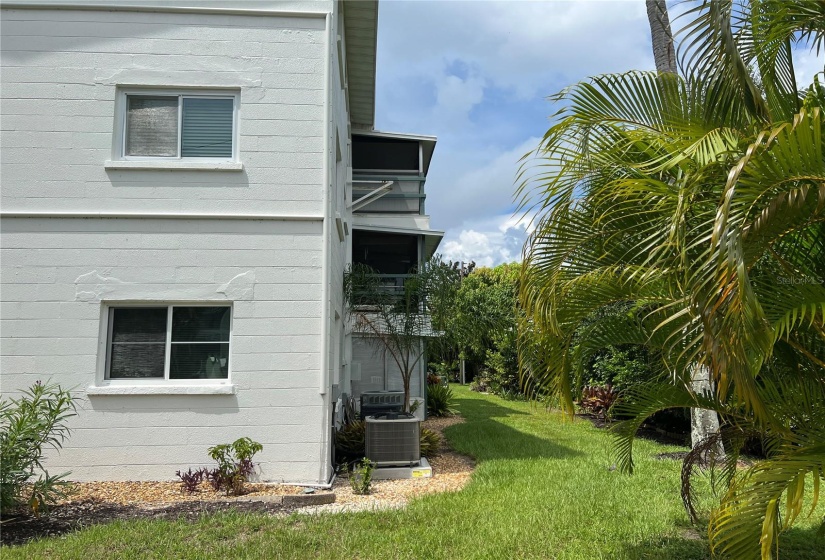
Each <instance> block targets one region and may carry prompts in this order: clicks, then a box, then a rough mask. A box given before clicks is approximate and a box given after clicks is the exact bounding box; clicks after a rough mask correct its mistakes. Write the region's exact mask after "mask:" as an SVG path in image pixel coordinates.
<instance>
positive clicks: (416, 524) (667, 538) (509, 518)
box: [1, 387, 825, 560]
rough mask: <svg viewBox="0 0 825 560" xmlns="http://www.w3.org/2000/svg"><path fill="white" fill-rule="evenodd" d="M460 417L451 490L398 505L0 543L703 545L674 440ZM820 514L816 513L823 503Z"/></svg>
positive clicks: (607, 555)
mask: <svg viewBox="0 0 825 560" xmlns="http://www.w3.org/2000/svg"><path fill="white" fill-rule="evenodd" d="M454 391H455V394H456V396H457V398H458V399H457V404H458V409H459V411H460V412H461V414H462V415H464V416H465V417H466V418H467V422H466V423H464V424H459V425H456V426H453V427H451V428H449V429H448V431H447V436H448V437H449V439H450V441H451V443H452V445H453V447H454V448H456V449H457V450H458V451H460V452H463V453H466V454H468V455H472V456H473V457H475V458H476V459H477V460H478V468H477V470H476V472H475V473H474V475H473V480H472V482H471V483H470V484H469V485H468V486H467V487H466V488H465V489H464V490H463V491H461V492H456V493H450V494H441V495H434V496H428V497H424V498H421V499H418V500H415V501H414V502H412V503H411V504H410V505H409V506H408V507H407V508H406V509H404V510H400V511H390V512H375V513H369V512H364V513H354V514H339V515H324V516H317V517H307V516H301V515H293V516H291V517H288V518H282V519H273V518H269V517H266V516H263V515H244V514H237V513H223V514H219V515H211V516H206V517H203V518H202V519H201V520H199V521H198V522H196V523H189V522H185V521H176V522H172V521H137V522H128V523H113V524H110V525H103V526H96V527H91V528H88V529H85V530H82V531H79V532H77V533H74V534H71V535H68V536H66V537H63V538H53V539H45V540H41V541H38V542H34V543H30V544H28V545H25V546H21V547H15V548H4V549H3V550H2V554H1V555H2V557H3V558H4V559H7V560H11V559H14V558H26V559H28V558H46V557H49V558H82V559H84V560H91V559H94V558H105V559H107V560H109V559H111V558H134V559H138V558H140V559H145V558H220V557H229V558H245V557H247V558H264V557H268V558H347V559H349V558H361V559H366V558H375V559H387V558H391V559H406V558H409V559H437V558H438V559H440V558H443V559H454V558H491V559H500V558H508V559H509V558H553V559H587V560H594V559H611V560H614V559H628V560H641V559H657V560H662V559H673V560H677V559H678V560H691V559H702V558H707V557H708V556H709V553H708V547H707V543H706V541H705V540H704V538H703V537H702V536H701V535H700V533H701V532H702V528H699V531H696V530H694V529H693V528H691V526H690V525H689V523H688V519H687V516H686V515H685V512H684V509H683V507H682V504H681V501H680V499H679V494H678V491H679V468H680V463H679V462H677V461H672V460H664V461H661V460H657V459H655V458H654V457H653V455H655V454H657V453H662V452H667V451H675V450H678V449H679V448H676V447H667V446H662V445H659V444H656V443H652V442H649V441H638V442H637V445H636V448H635V449H636V451H635V453H636V464H637V471H636V474H635V475H633V476H626V475H622V474H620V473H619V472H618V471H616V470H613V469H612V468H611V467H612V465H613V461H612V459H611V456H610V449H611V439H610V436H609V435H608V434H606V433H605V432H604V431H602V430H597V429H595V428H593V427H592V426H591V425H590V423H589V422H586V421H575V422H569V421H566V420H564V419H563V418H561V417H560V416H559V415H558V414H555V413H548V412H544V411H541V410H536V409H535V407H533V406H531V405H530V404H528V403H523V402H511V401H503V400H501V399H498V398H497V397H493V396H486V395H478V394H475V393H471V392H470V391H468V390H467V389H466V388H465V387H454ZM820 519H821V516H820ZM815 521H816V520H808V521H803V523H802V524H801V526H800V528H798V529H794V530H793V531H791V532H790V533H788V534H785V535H783V538H782V545H783V547H782V550H781V554H780V557H781V558H785V559H797V560H808V559H810V560H813V559H815V558H821V550H822V549H823V548H822V546H823V545H825V543H823V541H821V540H817V539H816V538H815V536H814V534H815V528H814V523H815Z"/></svg>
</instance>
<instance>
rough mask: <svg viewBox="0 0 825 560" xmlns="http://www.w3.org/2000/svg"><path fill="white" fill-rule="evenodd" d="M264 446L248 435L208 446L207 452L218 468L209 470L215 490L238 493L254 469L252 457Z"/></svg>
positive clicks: (241, 490)
mask: <svg viewBox="0 0 825 560" xmlns="http://www.w3.org/2000/svg"><path fill="white" fill-rule="evenodd" d="M263 448H264V446H263V445H261V444H260V443H258V442H257V441H252V440H251V439H249V438H248V437H243V438H240V439H237V440H235V441H234V442H232V443H224V444H221V445H216V446H214V447H210V448H209V450H208V452H209V456H210V457H212V458H213V459H214V460H215V461H217V463H218V468H217V469H215V470H213V471H210V480H211V482H212V486H213V487H214V488H215V490H221V489H223V490H225V491H226V494H227V495H229V494H230V493H233V494H235V495H239V494H241V493H242V492H243V486H244V483H245V482H246V481H247V479H248V478H249V476H250V475H251V474H252V473H253V472H254V471H255V465H254V463H252V457H253V456H254V455H255V454H256V453H257V452H259V451H261V450H262V449H263Z"/></svg>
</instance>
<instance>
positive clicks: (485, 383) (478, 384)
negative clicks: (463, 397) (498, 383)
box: [470, 374, 490, 393]
mask: <svg viewBox="0 0 825 560" xmlns="http://www.w3.org/2000/svg"><path fill="white" fill-rule="evenodd" d="M470 391H475V392H476V393H487V392H489V391H490V378H489V377H487V375H486V374H485V375H482V374H479V375H477V376H476V378H475V379H473V382H472V383H470Z"/></svg>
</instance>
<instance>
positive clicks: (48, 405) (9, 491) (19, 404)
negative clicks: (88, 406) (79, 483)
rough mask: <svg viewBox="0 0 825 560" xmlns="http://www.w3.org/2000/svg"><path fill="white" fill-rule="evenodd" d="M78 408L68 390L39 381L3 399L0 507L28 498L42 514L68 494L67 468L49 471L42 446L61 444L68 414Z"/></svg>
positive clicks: (66, 432) (26, 501)
mask: <svg viewBox="0 0 825 560" xmlns="http://www.w3.org/2000/svg"><path fill="white" fill-rule="evenodd" d="M76 410H77V409H76V407H75V403H74V401H73V400H72V396H71V394H70V393H69V391H66V390H64V389H62V388H61V387H60V386H59V385H53V384H47V385H43V384H42V383H40V382H39V381H38V382H37V383H35V384H34V385H32V387H31V388H30V389H26V390H25V391H23V396H22V397H20V398H19V399H10V400H9V401H6V402H3V403H0V464H1V465H2V466H0V473H2V474H0V511H3V512H6V511H8V510H10V509H13V508H16V507H20V506H23V505H24V504H28V507H30V508H31V510H32V512H33V513H35V514H38V513H39V512H40V511H41V510H46V509H48V506H49V504H51V503H53V502H54V501H56V500H57V499H58V498H60V497H63V496H64V495H65V494H66V491H67V486H68V482H67V481H66V480H65V477H66V476H67V475H68V474H69V473H63V474H60V475H56V476H52V475H50V474H49V473H48V472H47V471H46V469H45V468H44V467H43V463H42V461H43V450H44V448H46V447H51V448H53V449H56V450H59V449H60V448H61V447H62V446H63V442H64V441H65V440H66V438H67V437H68V436H69V433H70V431H69V428H68V427H67V426H66V420H67V419H68V418H70V417H72V416H75V412H76ZM37 473H40V474H39V477H38V478H37V480H35V481H34V482H32V478H33V477H34V476H35V475H36V474H37Z"/></svg>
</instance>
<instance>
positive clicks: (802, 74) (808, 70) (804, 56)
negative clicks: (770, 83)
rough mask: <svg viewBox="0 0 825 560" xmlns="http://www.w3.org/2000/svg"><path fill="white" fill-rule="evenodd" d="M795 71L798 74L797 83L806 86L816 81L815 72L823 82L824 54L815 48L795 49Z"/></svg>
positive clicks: (799, 85)
mask: <svg viewBox="0 0 825 560" xmlns="http://www.w3.org/2000/svg"><path fill="white" fill-rule="evenodd" d="M793 61H794V73H795V74H796V85H797V87H800V88H806V87H808V86H809V85H811V83H813V81H814V74H817V73H818V74H819V82H820V83H822V79H823V77H822V71H823V70H825V68H823V66H825V63H823V60H822V54H821V53H817V52H816V50H815V49H808V50H798V51H794V58H793Z"/></svg>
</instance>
